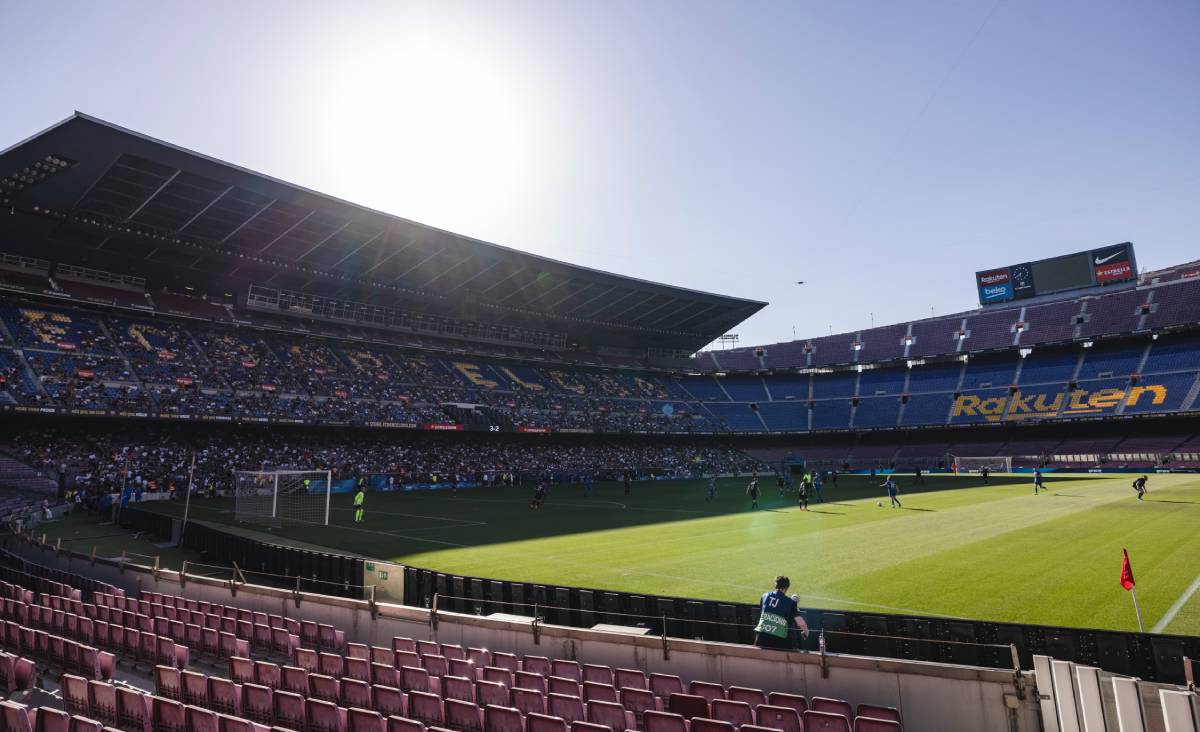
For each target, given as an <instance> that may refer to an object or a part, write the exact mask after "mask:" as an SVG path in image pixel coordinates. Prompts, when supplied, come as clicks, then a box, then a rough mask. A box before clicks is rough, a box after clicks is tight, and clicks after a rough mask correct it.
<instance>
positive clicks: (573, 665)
mask: <svg viewBox="0 0 1200 732" xmlns="http://www.w3.org/2000/svg"><path fill="white" fill-rule="evenodd" d="M550 675H551V676H561V677H563V678H566V679H571V680H572V681H576V682H580V681H583V673H582V672H581V671H580V670H579V664H578V663H577V662H575V661H564V660H562V659H559V658H556V659H554V661H552V662H551V664H550Z"/></svg>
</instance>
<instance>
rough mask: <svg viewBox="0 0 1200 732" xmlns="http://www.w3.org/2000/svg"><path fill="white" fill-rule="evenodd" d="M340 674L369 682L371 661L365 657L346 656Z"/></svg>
mask: <svg viewBox="0 0 1200 732" xmlns="http://www.w3.org/2000/svg"><path fill="white" fill-rule="evenodd" d="M342 676H343V677H344V678H347V679H357V680H359V681H365V682H368V683H369V682H370V681H371V662H370V661H368V660H367V659H365V658H347V659H345V671H344V672H343V673H342Z"/></svg>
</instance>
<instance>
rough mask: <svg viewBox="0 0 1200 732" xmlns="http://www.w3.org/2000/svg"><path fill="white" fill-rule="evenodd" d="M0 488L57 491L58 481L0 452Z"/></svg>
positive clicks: (45, 491)
mask: <svg viewBox="0 0 1200 732" xmlns="http://www.w3.org/2000/svg"><path fill="white" fill-rule="evenodd" d="M0 488H9V489H11V490H18V491H33V492H36V493H57V492H58V483H56V482H54V481H53V480H51V479H50V478H47V477H46V476H44V475H42V474H41V473H39V472H38V471H36V470H34V469H33V468H31V467H29V466H28V465H26V464H25V463H23V462H21V461H20V460H17V459H16V458H13V457H10V456H9V455H6V454H4V453H0Z"/></svg>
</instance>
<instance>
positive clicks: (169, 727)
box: [151, 696, 187, 732]
mask: <svg viewBox="0 0 1200 732" xmlns="http://www.w3.org/2000/svg"><path fill="white" fill-rule="evenodd" d="M151 699H152V701H151V704H152V707H153V719H154V732H187V717H186V716H184V713H183V704H182V703H180V702H177V701H175V700H174V699H164V698H162V697H161V696H156V697H151Z"/></svg>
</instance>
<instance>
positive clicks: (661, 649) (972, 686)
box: [8, 538, 1042, 732]
mask: <svg viewBox="0 0 1200 732" xmlns="http://www.w3.org/2000/svg"><path fill="white" fill-rule="evenodd" d="M8 545H9V549H10V551H13V552H14V553H15V554H17V555H18V556H21V557H22V558H24V559H26V560H28V561H31V562H36V563H39V564H42V565H46V566H50V567H54V568H57V569H62V570H65V571H69V572H74V573H79V574H83V575H85V576H88V577H92V578H95V579H98V580H101V581H104V582H108V583H110V584H113V585H116V586H118V587H122V588H124V589H125V590H126V591H127V592H142V591H149V592H162V593H167V594H174V595H186V596H187V597H189V598H193V599H196V600H204V601H209V602H217V603H225V604H234V605H237V606H239V607H243V608H247V609H250V610H254V611H259V612H267V613H277V614H282V615H284V616H286V617H291V618H296V619H298V620H312V621H316V622H319V623H330V624H332V625H333V626H334V627H336V628H339V629H342V630H344V631H345V632H346V637H347V640H353V641H355V642H360V643H367V644H371V645H379V646H387V647H390V645H391V639H392V637H393V636H397V635H401V636H408V637H411V638H416V639H426V640H437V641H439V642H442V643H457V644H461V645H463V646H464V647H468V646H474V647H486V648H494V649H497V650H499V649H504V650H509V651H513V652H516V653H519V654H535V655H541V656H552V657H558V658H574V659H577V660H579V661H581V662H584V663H601V664H607V665H610V666H612V667H615V668H638V669H642V670H643V671H645V672H647V673H652V672H660V673H671V674H676V675H678V676H680V677H682V678H683V679H684V680H685V681H686V680H694V679H703V680H711V681H718V682H720V683H722V684H724V685H726V686H729V685H738V686H748V687H752V688H760V689H766V690H779V691H783V690H786V691H789V692H793V693H800V694H804V695H806V696H809V697H811V696H826V697H833V698H840V699H846V700H848V701H850V702H851V703H852V704H857V703H859V702H868V701H869V702H871V703H876V704H886V705H890V706H895V707H896V708H898V709H900V710H901V713H902V714H903V717H904V726H905V729H907V730H909V731H910V732H941V731H944V730H949V729H953V730H961V731H962V732H1039V731H1040V730H1041V729H1042V724H1041V713H1040V709H1039V703H1038V698H1039V695H1038V691H1037V689H1036V687H1035V682H1034V676H1033V675H1032V673H1030V672H1018V673H1014V672H1013V671H1011V670H998V669H987V668H979V667H972V666H963V665H951V664H940V663H924V662H918V661H903V660H888V659H882V658H870V657H863V656H856V655H848V654H840V653H825V654H821V653H812V652H809V653H799V652H793V653H781V652H778V651H767V650H762V649H758V648H754V647H750V646H742V645H734V644H724V643H714V642H708V641H697V640H681V639H675V638H671V639H666V640H664V639H663V638H661V637H658V636H647V635H630V634H628V633H622V632H619V631H618V632H613V631H606V630H591V629H583V628H573V627H567V626H561V625H555V624H549V623H539V622H533V621H532V620H531V619H528V618H520V617H514V616H505V615H500V616H494V617H481V616H476V615H473V614H470V613H456V612H450V611H446V610H440V609H439V610H438V611H437V612H436V613H435V612H433V611H432V610H430V609H427V608H415V607H406V606H400V605H392V604H384V603H379V604H372V603H370V602H368V601H363V600H354V599H348V598H335V597H329V596H324V595H318V594H312V593H305V592H300V593H296V592H293V591H289V590H285V589H280V588H273V587H266V586H261V585H254V584H244V585H243V584H236V585H234V586H231V584H230V583H229V582H227V581H220V580H215V579H210V578H205V577H193V576H187V577H181V576H180V574H179V573H178V572H174V571H169V570H160V571H157V572H155V571H153V570H150V569H148V568H145V567H139V566H132V565H122V564H121V563H120V562H116V561H113V560H107V559H96V560H95V561H94V562H93V561H91V560H90V559H89V558H88V557H85V556H83V555H81V554H75V553H72V552H69V551H61V552H58V551H55V550H54V549H53V548H51V547H47V546H40V545H38V544H35V543H32V542H27V541H24V540H20V539H16V538H13V539H10V540H9V542H8Z"/></svg>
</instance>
